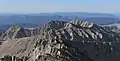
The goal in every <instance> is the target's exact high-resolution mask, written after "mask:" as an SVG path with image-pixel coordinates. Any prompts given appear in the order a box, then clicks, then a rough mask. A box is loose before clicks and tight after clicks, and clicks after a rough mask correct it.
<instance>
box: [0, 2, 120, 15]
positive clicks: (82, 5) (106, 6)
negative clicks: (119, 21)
mask: <svg viewBox="0 0 120 61" xmlns="http://www.w3.org/2000/svg"><path fill="white" fill-rule="evenodd" d="M119 2H120V1H119V0H85V1H84V0H82V1H81V0H0V13H52V12H90V13H91V12H93V13H94V12H95V13H119V12H120V7H119V5H120V4H119Z"/></svg>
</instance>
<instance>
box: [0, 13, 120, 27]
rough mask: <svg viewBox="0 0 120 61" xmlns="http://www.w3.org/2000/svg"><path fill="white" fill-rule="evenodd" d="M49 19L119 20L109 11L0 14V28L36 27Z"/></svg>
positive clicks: (100, 22)
mask: <svg viewBox="0 0 120 61" xmlns="http://www.w3.org/2000/svg"><path fill="white" fill-rule="evenodd" d="M49 20H64V21H70V20H88V21H90V22H93V23H96V24H107V23H110V22H114V21H119V17H118V16H116V15H114V14H109V13H87V12H56V13H38V14H0V29H7V28H9V27H10V26H11V25H12V24H19V25H21V26H23V27H36V26H38V25H41V24H45V23H47V22H48V21H49Z"/></svg>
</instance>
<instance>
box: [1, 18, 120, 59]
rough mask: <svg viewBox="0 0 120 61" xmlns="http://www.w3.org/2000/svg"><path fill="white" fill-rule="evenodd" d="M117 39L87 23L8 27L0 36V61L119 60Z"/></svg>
mask: <svg viewBox="0 0 120 61" xmlns="http://www.w3.org/2000/svg"><path fill="white" fill-rule="evenodd" d="M119 47H120V36H119V34H118V33H115V32H113V31H109V30H107V29H106V28H104V27H101V26H100V25H97V24H94V23H92V22H89V21H80V20H73V21H50V22H48V23H47V24H44V25H42V26H41V27H36V28H32V29H30V28H24V27H21V26H18V25H14V26H12V27H10V28H9V29H8V30H7V31H6V32H5V33H3V34H2V36H1V44H0V57H1V59H0V60H1V61H8V60H9V61H16V60H17V61H119V60H120V58H119V57H120V48H119Z"/></svg>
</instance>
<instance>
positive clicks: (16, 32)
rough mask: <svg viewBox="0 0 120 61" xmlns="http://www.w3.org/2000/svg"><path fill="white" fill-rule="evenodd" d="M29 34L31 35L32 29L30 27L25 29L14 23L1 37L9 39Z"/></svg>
mask: <svg viewBox="0 0 120 61" xmlns="http://www.w3.org/2000/svg"><path fill="white" fill-rule="evenodd" d="M29 36H31V31H30V30H29V29H24V28H23V27H21V26H18V25H13V26H12V27H10V28H9V29H8V30H7V31H6V32H5V33H4V34H3V35H2V36H1V38H2V40H7V39H15V38H22V37H29Z"/></svg>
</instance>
